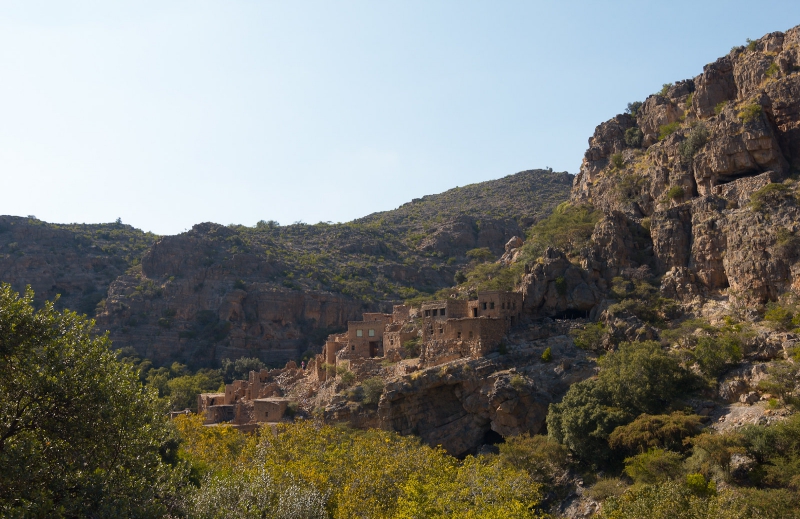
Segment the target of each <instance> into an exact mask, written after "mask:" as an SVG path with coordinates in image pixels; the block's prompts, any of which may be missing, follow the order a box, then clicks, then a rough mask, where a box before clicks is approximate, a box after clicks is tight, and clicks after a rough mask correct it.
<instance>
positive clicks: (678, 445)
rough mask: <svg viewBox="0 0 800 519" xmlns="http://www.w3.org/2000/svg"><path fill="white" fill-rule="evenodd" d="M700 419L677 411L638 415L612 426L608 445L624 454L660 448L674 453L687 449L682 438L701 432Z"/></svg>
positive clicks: (701, 421) (701, 420) (701, 422)
mask: <svg viewBox="0 0 800 519" xmlns="http://www.w3.org/2000/svg"><path fill="white" fill-rule="evenodd" d="M702 425H703V418H702V417H701V416H698V415H687V414H685V413H682V412H680V411H675V412H673V413H672V414H663V415H650V414H641V415H639V416H638V417H637V418H636V419H635V420H634V421H632V422H631V423H629V424H627V425H623V426H620V427H617V428H616V429H614V432H612V433H611V435H610V436H609V437H608V444H609V445H610V446H611V448H612V449H614V450H619V451H623V452H627V453H631V454H632V453H636V452H644V451H645V450H647V449H652V448H659V449H667V450H671V451H675V452H680V451H683V450H684V449H685V448H686V445H685V443H684V440H685V439H686V438H691V437H692V436H695V435H697V434H698V433H699V432H700V429H701V428H702Z"/></svg>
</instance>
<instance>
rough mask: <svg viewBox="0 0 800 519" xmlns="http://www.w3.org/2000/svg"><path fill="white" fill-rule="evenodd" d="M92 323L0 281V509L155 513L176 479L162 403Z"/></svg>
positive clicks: (179, 481)
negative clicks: (36, 307) (37, 304)
mask: <svg viewBox="0 0 800 519" xmlns="http://www.w3.org/2000/svg"><path fill="white" fill-rule="evenodd" d="M108 346H109V343H108V339H107V338H106V337H104V336H102V335H100V336H98V335H96V334H95V333H94V331H93V323H92V322H91V321H87V320H86V319H85V318H84V317H81V316H79V315H77V314H75V313H73V312H70V311H68V310H67V311H64V312H63V313H62V312H58V311H56V310H55V308H54V306H53V304H52V303H45V304H44V305H43V306H42V307H41V309H39V310H38V311H37V310H34V307H33V292H32V291H30V290H28V291H27V292H26V293H25V294H24V295H23V296H22V297H20V296H19V295H18V294H16V293H15V292H13V291H12V290H11V287H10V286H9V285H7V284H2V285H0V515H2V516H3V517H120V516H128V517H132V516H136V517H158V516H162V515H164V514H166V513H167V512H168V511H171V510H175V511H179V510H176V509H174V508H173V505H174V504H175V502H177V495H176V491H177V489H178V488H180V487H182V486H183V485H184V484H185V480H184V476H185V472H184V466H183V464H181V463H180V462H178V460H177V458H176V457H175V455H176V447H177V444H176V442H175V439H174V438H173V437H172V434H171V430H170V427H169V423H168V420H167V417H166V414H165V408H164V407H163V406H162V403H161V402H160V401H159V400H158V398H157V397H156V395H155V394H154V391H152V390H147V389H144V388H143V387H142V385H141V382H140V381H139V379H138V377H137V374H136V372H135V371H134V369H133V367H132V366H131V365H130V364H127V363H124V362H120V361H118V360H117V359H116V356H115V354H114V353H113V352H111V351H110V350H109V347H108Z"/></svg>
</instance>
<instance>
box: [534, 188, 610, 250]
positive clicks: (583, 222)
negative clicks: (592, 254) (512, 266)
mask: <svg viewBox="0 0 800 519" xmlns="http://www.w3.org/2000/svg"><path fill="white" fill-rule="evenodd" d="M600 218H601V214H600V213H599V212H598V211H595V210H594V208H592V207H591V206H586V205H581V206H573V205H571V204H570V203H569V202H564V203H563V204H561V205H559V206H558V207H557V208H556V210H555V211H553V213H552V214H551V215H550V216H548V217H547V218H545V219H543V220H541V221H539V222H538V223H537V224H535V225H534V226H533V227H531V230H530V232H529V235H530V238H529V239H528V240H527V241H526V242H525V245H523V247H522V249H523V253H524V254H525V256H526V258H530V259H535V258H538V257H539V256H541V255H542V253H543V252H544V251H545V249H547V247H554V248H558V249H562V250H564V251H567V252H568V253H569V252H573V251H577V250H580V248H581V247H583V246H584V245H585V244H586V243H587V242H588V241H589V238H590V237H591V235H592V231H593V230H594V226H595V224H596V223H597V222H598V221H599V220H600Z"/></svg>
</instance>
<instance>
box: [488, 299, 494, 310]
mask: <svg viewBox="0 0 800 519" xmlns="http://www.w3.org/2000/svg"><path fill="white" fill-rule="evenodd" d="M489 308H491V309H492V310H494V301H492V302H491V303H489Z"/></svg>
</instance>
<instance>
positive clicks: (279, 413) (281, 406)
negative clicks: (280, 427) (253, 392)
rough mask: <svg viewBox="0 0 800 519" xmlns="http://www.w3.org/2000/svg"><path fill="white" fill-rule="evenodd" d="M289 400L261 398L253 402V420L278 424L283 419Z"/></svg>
mask: <svg viewBox="0 0 800 519" xmlns="http://www.w3.org/2000/svg"><path fill="white" fill-rule="evenodd" d="M288 406H289V400H288V399H286V398H259V399H256V400H254V401H253V420H254V421H256V422H278V421H280V420H281V418H283V414H284V413H285V412H286V408H287V407H288Z"/></svg>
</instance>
